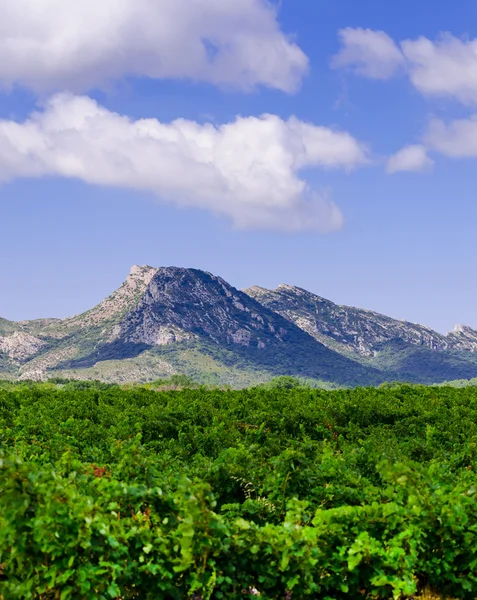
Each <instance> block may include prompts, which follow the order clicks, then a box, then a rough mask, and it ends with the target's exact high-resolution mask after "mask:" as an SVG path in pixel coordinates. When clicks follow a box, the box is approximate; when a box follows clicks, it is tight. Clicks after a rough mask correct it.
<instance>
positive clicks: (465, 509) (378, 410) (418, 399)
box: [0, 382, 477, 600]
mask: <svg viewBox="0 0 477 600" xmlns="http://www.w3.org/2000/svg"><path fill="white" fill-rule="evenodd" d="M0 448H1V450H0V452H1V458H0V490H1V493H0V565H1V566H0V596H1V597H2V598H4V599H5V600H7V599H10V598H33V599H35V598H38V599H39V598H45V599H46V598H91V599H93V598H95V599H96V598H104V599H106V598H117V599H126V598H140V599H141V600H142V599H151V600H152V599H156V598H164V599H186V598H190V599H192V598H194V599H195V600H199V599H203V600H205V599H209V600H212V599H214V600H215V599H221V598H222V599H225V598H226V599H232V600H233V599H239V598H244V597H249V596H250V597H251V596H256V595H260V597H261V598H269V599H283V600H284V599H285V598H288V599H291V598H293V599H297V600H300V599H302V598H306V597H310V598H324V599H325V598H327V599H329V600H331V599H341V598H343V599H344V598H346V599H349V598H410V597H414V595H415V594H416V593H420V592H422V590H424V589H425V588H427V587H430V588H432V589H435V590H436V591H439V592H440V593H442V594H447V595H448V596H450V597H454V598H463V599H467V598H468V599H470V598H475V597H476V596H477V574H476V568H475V566H476V564H477V502H476V495H477V475H476V473H475V470H476V468H477V389H476V388H474V387H468V388H464V389H457V388H450V387H441V388H437V387H429V388H427V387H420V386H415V387H412V386H397V387H387V388H384V387H383V388H380V389H374V388H369V389H364V388H358V389H355V390H341V391H332V392H331V391H323V390H312V389H305V388H297V389H290V390H287V389H265V388H253V389H246V390H242V391H220V390H206V389H200V388H199V389H183V390H175V391H174V390H171V391H162V392H157V391H154V390H152V389H146V388H144V387H131V388H130V389H123V388H121V387H119V386H115V385H111V386H109V385H106V384H91V383H88V382H70V383H68V382H63V383H57V384H52V383H49V384H27V383H25V384H2V387H1V388H0Z"/></svg>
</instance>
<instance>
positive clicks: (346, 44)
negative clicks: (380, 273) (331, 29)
mask: <svg viewBox="0 0 477 600" xmlns="http://www.w3.org/2000/svg"><path fill="white" fill-rule="evenodd" d="M339 37H340V40H341V44H342V48H341V50H340V51H339V52H338V54H337V55H336V56H334V57H333V59H332V61H331V66H332V67H333V68H341V67H349V68H351V69H352V70H353V71H354V72H355V73H358V74H359V75H363V76H364V77H369V78H371V79H389V78H391V77H392V76H393V75H395V74H396V72H398V71H399V69H400V68H401V67H402V65H403V64H404V57H403V55H402V53H401V51H400V50H399V48H398V47H397V46H396V44H395V43H394V42H393V40H392V39H391V38H390V37H389V36H388V35H387V34H386V33H385V32H384V31H373V30H372V29H361V28H357V29H353V28H351V27H348V28H346V29H341V30H340V31H339Z"/></svg>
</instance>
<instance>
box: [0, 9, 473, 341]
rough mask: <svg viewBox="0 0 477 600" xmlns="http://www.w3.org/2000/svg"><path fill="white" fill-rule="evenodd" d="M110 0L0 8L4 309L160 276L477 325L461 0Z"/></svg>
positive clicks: (468, 42)
mask: <svg viewBox="0 0 477 600" xmlns="http://www.w3.org/2000/svg"><path fill="white" fill-rule="evenodd" d="M69 4H71V7H70V9H71V10H70V12H72V15H69V13H68V11H67V10H66V9H67V8H68V5H69ZM101 6H102V12H101V11H99V12H98V10H99V9H98V3H96V2H94V1H93V0H87V1H85V2H83V3H81V5H79V4H78V3H73V2H72V0H71V1H70V0H62V1H61V2H60V0H15V2H14V1H13V0H6V2H5V3H4V4H2V7H0V23H2V26H0V119H1V122H0V209H1V213H0V214H1V223H2V227H1V246H0V248H1V250H0V272H1V274H2V282H3V285H2V289H1V294H0V316H2V317H5V318H9V319H15V320H19V319H27V318H36V317H46V316H67V315H70V314H74V313H78V312H81V311H83V310H85V309H87V308H90V307H91V306H92V305H94V304H95V303H97V302H99V301H100V300H101V299H102V298H103V297H105V296H106V295H107V294H109V293H110V292H111V291H112V290H113V289H115V288H116V287H118V286H119V285H120V283H121V282H122V281H123V279H124V278H125V276H126V275H127V272H128V270H129V268H130V266H131V265H133V264H151V265H154V266H161V265H164V266H168V265H178V266H190V267H196V268H201V269H205V270H208V271H211V272H213V273H215V274H218V275H221V276H222V277H224V278H225V279H227V280H228V281H229V282H230V283H232V284H233V285H235V286H236V287H239V288H241V287H247V286H249V285H252V284H259V285H262V286H265V287H275V286H276V285H278V284H279V283H282V282H286V283H291V284H295V285H299V286H301V287H304V288H306V289H309V290H311V291H313V292H315V293H317V294H320V295H322V296H325V297H327V298H329V299H331V300H333V301H336V302H339V303H343V304H351V305H355V306H360V307H364V308H369V309H374V310H377V311H380V312H383V313H386V314H389V315H390V316H393V317H396V318H400V319H401V318H405V319H407V320H410V321H415V322H419V323H423V324H427V325H429V326H431V327H433V328H436V329H438V330H440V331H443V332H445V331H447V330H449V329H452V328H453V326H454V325H455V324H456V323H464V324H467V325H471V326H474V327H477V308H476V306H475V301H474V299H475V297H476V295H477V277H476V275H477V236H476V235H475V225H476V224H477V207H476V202H475V193H474V188H475V181H476V177H475V172H476V167H477V125H476V121H475V120H473V119H472V116H473V115H474V113H477V108H476V107H477V42H474V38H476V37H477V6H476V5H475V3H474V2H471V1H470V0H461V1H460V2H459V3H458V4H453V5H451V4H449V3H448V2H444V1H440V2H432V3H431V2H428V1H427V0H424V1H421V2H419V3H416V2H410V1H409V0H403V1H401V2H399V3H387V2H386V3H385V2H382V0H379V1H378V0H365V1H363V2H356V1H355V0H334V1H333V2H322V1H317V2H314V1H313V2H312V1H311V0H293V1H292V0H283V1H282V2H281V3H280V5H279V6H277V3H274V4H273V5H272V4H271V3H267V2H265V0H234V2H233V3H232V2H230V3H229V2H228V0H227V1H225V0H221V2H218V0H175V1H174V2H172V0H155V1H154V2H152V0H134V2H133V0H124V1H123V2H121V3H120V4H118V3H117V2H114V1H113V0H104V2H103V3H102V4H101ZM119 6H121V9H119ZM61 7H63V9H62V8H61ZM159 9H160V10H159ZM275 9H276V11H275ZM32 11H36V12H35V15H34V16H35V18H30V17H31V15H32ZM108 11H109V12H108ZM121 11H124V14H122V12H121ZM151 11H152V12H151ZM25 15H27V16H25ZM130 23H132V25H130ZM340 32H341V33H340ZM445 32H447V36H443V35H442V34H443V33H445ZM204 39H207V40H208V41H207V43H206V48H205V49H204V56H202V57H201V58H200V56H201V54H200V52H199V50H200V49H201V48H202V49H203V48H204V45H203V40H204ZM186 40H187V41H186ZM194 44H195V45H194ZM55 53H58V54H55ZM264 114H267V115H270V116H268V117H262V115H264ZM32 115H33V116H32ZM35 115H36V116H35ZM144 119H147V121H143V120H144ZM177 119H181V120H182V121H180V122H177V121H176V120H177Z"/></svg>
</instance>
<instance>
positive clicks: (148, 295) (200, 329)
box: [121, 267, 293, 348]
mask: <svg viewBox="0 0 477 600" xmlns="http://www.w3.org/2000/svg"><path fill="white" fill-rule="evenodd" d="M292 329H293V327H291V326H290V323H289V322H287V321H285V320H284V319H282V318H280V317H279V316H278V315H277V314H275V313H273V312H271V311H268V310H265V311H264V310H263V307H262V306H261V305H260V304H258V303H257V302H255V301H254V300H253V299H251V298H250V297H249V296H247V295H246V294H244V293H243V292H239V291H238V290H236V289H235V288H233V287H232V286H230V285H229V284H228V283H227V282H225V281H224V280H223V279H221V278H220V277H216V276H214V275H212V274H211V273H205V272H204V271H198V270H195V269H180V268H175V267H170V268H161V269H158V270H157V272H156V273H155V274H154V276H153V277H152V279H151V281H150V283H149V285H148V287H147V289H146V291H145V293H144V295H143V297H142V300H141V301H140V302H139V303H138V305H137V306H136V308H135V309H134V310H133V311H131V312H130V313H129V314H128V315H127V316H126V317H125V319H124V321H123V322H122V323H121V333H122V335H123V336H124V337H125V339H126V340H127V341H131V342H136V343H145V344H151V345H164V344H170V343H173V342H177V341H182V340H188V339H192V338H194V339H200V338H207V339H209V340H211V341H213V342H215V343H216V344H237V345H240V346H246V347H250V346H254V347H257V348H264V347H265V346H266V345H267V344H270V343H271V342H272V341H273V340H275V341H281V342H282V341H284V340H285V339H286V337H287V335H288V334H289V332H290V330H292Z"/></svg>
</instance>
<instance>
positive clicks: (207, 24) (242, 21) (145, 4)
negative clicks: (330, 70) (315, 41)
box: [0, 0, 308, 92]
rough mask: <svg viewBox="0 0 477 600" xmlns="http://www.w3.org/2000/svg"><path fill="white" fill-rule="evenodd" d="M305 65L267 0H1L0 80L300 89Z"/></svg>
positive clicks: (66, 86) (41, 84) (74, 87)
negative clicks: (163, 81) (167, 81)
mask: <svg viewBox="0 0 477 600" xmlns="http://www.w3.org/2000/svg"><path fill="white" fill-rule="evenodd" d="M307 67H308V59H307V57H306V56H305V54H304V53H303V52H302V51H301V50H300V48H299V47H298V46H297V45H296V44H295V43H293V41H291V39H289V38H288V37H287V36H286V35H285V34H284V33H283V32H282V31H281V30H280V26H279V24H278V22H277V18H276V10H275V9H274V7H273V6H272V4H270V2H269V0H233V2H229V1H224V0H81V2H77V1H76V0H2V1H1V2H0V87H2V86H3V87H9V86H13V85H16V84H18V85H22V86H25V87H28V88H31V89H33V90H34V91H36V92H51V91H65V90H68V91H72V92H84V91H86V90H89V89H92V88H95V87H102V86H104V85H107V84H108V83H109V82H111V81H115V80H118V79H120V78H123V77H125V76H145V77H150V78H155V79H160V78H185V79H190V80H194V81H205V82H210V83H212V84H217V85H225V86H233V87H238V88H243V89H250V88H253V87H255V86H257V85H264V86H268V87H271V88H276V89H279V90H283V91H286V92H293V91H295V90H296V89H297V88H298V87H299V85H300V82H301V80H302V78H303V76H304V74H305V72H306V71H307Z"/></svg>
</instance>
